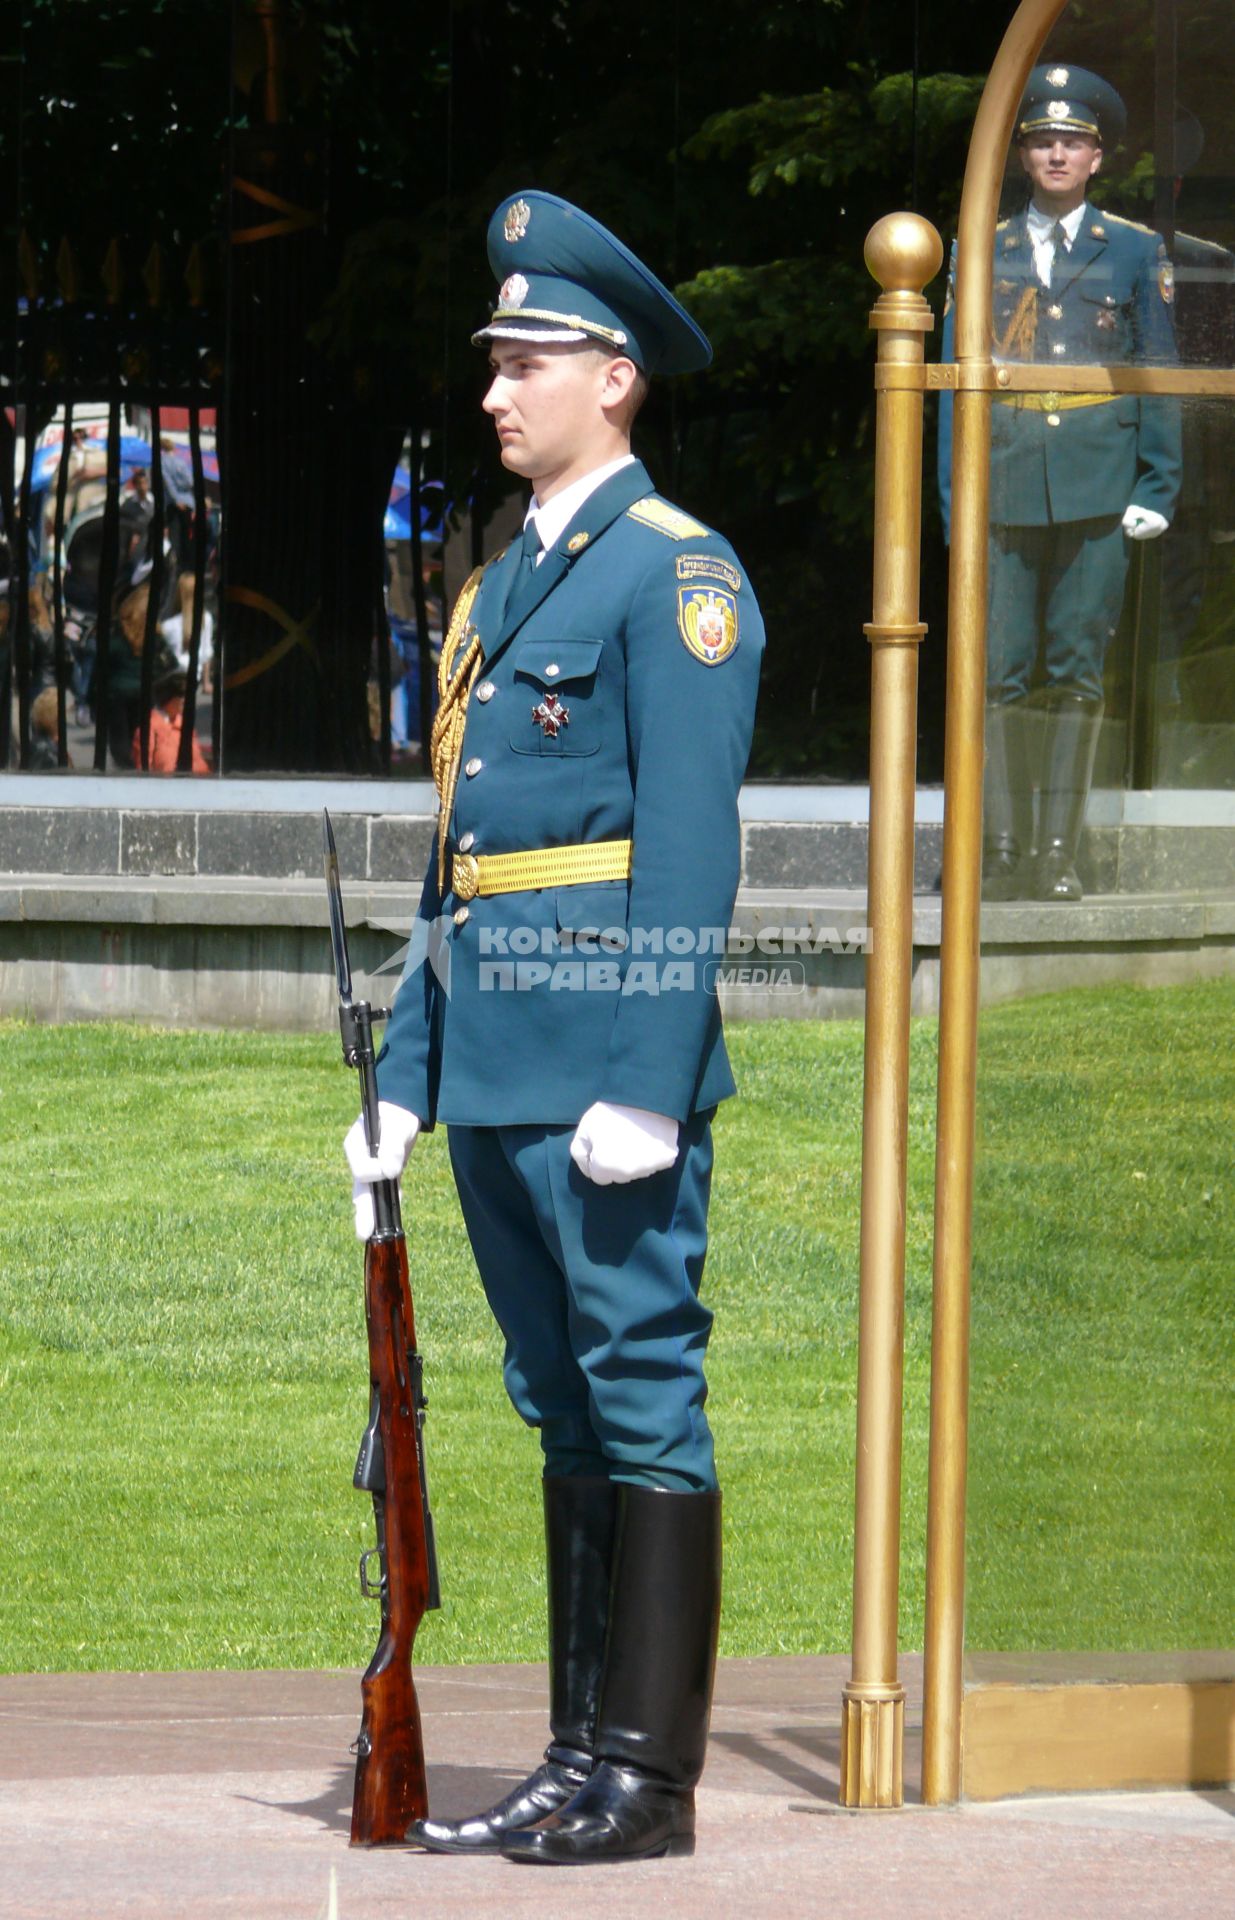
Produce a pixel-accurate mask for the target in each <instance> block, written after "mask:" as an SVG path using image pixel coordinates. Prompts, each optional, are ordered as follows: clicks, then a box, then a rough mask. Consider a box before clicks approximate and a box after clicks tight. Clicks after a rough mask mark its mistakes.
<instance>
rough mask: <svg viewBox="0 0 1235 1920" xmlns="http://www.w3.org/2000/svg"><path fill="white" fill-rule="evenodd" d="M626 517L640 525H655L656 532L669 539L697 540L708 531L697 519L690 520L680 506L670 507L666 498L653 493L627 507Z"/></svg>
mask: <svg viewBox="0 0 1235 1920" xmlns="http://www.w3.org/2000/svg"><path fill="white" fill-rule="evenodd" d="M626 517H627V519H628V520H638V521H639V523H640V525H641V526H645V527H655V529H656V531H657V533H663V534H664V535H665V536H666V538H667V539H670V540H697V539H699V538H700V536H703V537H706V536H707V533H708V529H707V527H705V526H703V525H702V524H701V523H700V522H699V521H698V520H692V519H691V517H690V515H689V514H688V513H683V512H682V510H681V508H680V507H671V506H670V505H669V502H668V501H667V500H658V499H657V498H656V495H655V494H651V495H649V497H648V498H647V499H646V500H636V501H635V504H634V506H633V507H627V509H626Z"/></svg>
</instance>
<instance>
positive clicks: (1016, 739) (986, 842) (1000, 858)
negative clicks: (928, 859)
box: [982, 700, 1033, 900]
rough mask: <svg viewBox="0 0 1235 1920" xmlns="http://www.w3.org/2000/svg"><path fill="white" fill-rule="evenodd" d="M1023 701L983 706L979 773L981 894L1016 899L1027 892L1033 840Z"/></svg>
mask: <svg viewBox="0 0 1235 1920" xmlns="http://www.w3.org/2000/svg"><path fill="white" fill-rule="evenodd" d="M1032 725H1033V714H1032V713H1031V712H1030V711H1029V702H1028V701H1027V700H1008V701H1004V702H1002V703H1001V704H999V705H994V704H992V705H990V706H988V707H987V709H986V760H985V763H984V766H983V772H982V898H983V899H984V900H1017V899H1020V898H1022V897H1023V895H1024V894H1025V893H1026V891H1028V887H1029V881H1030V878H1031V869H1030V865H1029V850H1030V847H1031V845H1032V843H1033V782H1032V780H1031V778H1030V772H1029V729H1030V727H1031V726H1032Z"/></svg>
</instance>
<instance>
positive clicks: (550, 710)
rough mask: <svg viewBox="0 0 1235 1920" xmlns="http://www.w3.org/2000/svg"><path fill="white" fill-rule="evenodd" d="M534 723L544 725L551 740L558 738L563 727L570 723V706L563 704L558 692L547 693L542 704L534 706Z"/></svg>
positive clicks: (539, 725)
mask: <svg viewBox="0 0 1235 1920" xmlns="http://www.w3.org/2000/svg"><path fill="white" fill-rule="evenodd" d="M532 725H533V726H534V727H542V728H543V729H544V731H545V733H546V734H547V735H548V737H549V739H550V740H556V739H557V737H558V734H559V733H560V732H561V731H562V728H563V727H568V726H569V725H570V708H569V707H564V706H563V705H562V703H561V701H560V700H559V699H558V697H557V695H556V693H547V694H546V695H545V697H544V699H543V700H542V701H541V703H540V705H539V706H538V707H533V708H532Z"/></svg>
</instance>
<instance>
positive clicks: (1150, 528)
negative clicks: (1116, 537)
mask: <svg viewBox="0 0 1235 1920" xmlns="http://www.w3.org/2000/svg"><path fill="white" fill-rule="evenodd" d="M1170 524H1171V523H1170V521H1169V520H1168V519H1167V518H1166V515H1165V514H1162V513H1155V512H1154V510H1153V508H1152V507H1125V508H1124V522H1123V525H1124V532H1125V533H1126V534H1127V536H1128V538H1129V540H1156V539H1157V538H1158V536H1159V534H1163V533H1165V532H1166V530H1167V528H1168V527H1169V526H1170Z"/></svg>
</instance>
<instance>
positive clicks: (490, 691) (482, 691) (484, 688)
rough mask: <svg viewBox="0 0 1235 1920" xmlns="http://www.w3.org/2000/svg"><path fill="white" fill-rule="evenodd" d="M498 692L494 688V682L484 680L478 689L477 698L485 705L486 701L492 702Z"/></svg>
mask: <svg viewBox="0 0 1235 1920" xmlns="http://www.w3.org/2000/svg"><path fill="white" fill-rule="evenodd" d="M496 692H497V688H496V687H495V686H494V684H493V682H492V680H482V681H481V683H480V685H479V686H478V687H477V689H476V698H477V699H478V700H479V701H480V702H481V703H482V704H483V703H484V702H486V701H489V700H492V698H493V696H494V694H495V693H496Z"/></svg>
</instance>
